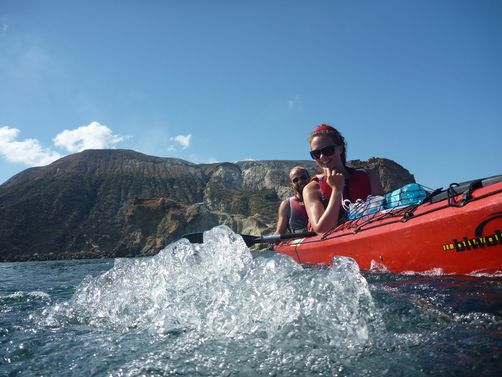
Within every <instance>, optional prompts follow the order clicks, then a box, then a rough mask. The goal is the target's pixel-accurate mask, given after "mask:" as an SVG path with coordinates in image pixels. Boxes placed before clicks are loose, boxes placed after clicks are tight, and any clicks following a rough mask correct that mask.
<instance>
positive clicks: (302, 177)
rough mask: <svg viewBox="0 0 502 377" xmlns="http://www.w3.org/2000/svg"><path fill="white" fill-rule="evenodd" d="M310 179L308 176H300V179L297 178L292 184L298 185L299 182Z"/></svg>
mask: <svg viewBox="0 0 502 377" xmlns="http://www.w3.org/2000/svg"><path fill="white" fill-rule="evenodd" d="M308 179H309V177H307V176H306V175H300V176H299V177H295V178H293V179H292V180H291V182H293V183H297V182H298V181H304V182H305V181H308Z"/></svg>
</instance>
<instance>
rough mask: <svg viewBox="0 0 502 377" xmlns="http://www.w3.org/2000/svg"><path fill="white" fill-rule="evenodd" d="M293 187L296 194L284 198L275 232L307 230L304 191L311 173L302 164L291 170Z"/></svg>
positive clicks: (290, 177) (290, 176)
mask: <svg viewBox="0 0 502 377" xmlns="http://www.w3.org/2000/svg"><path fill="white" fill-rule="evenodd" d="M289 179H290V181H291V187H292V188H293V191H294V192H295V195H294V196H292V197H290V198H287V199H284V200H283V201H282V202H281V205H280V206H279V210H278V213H277V229H276V230H275V234H284V233H286V231H288V230H289V231H290V232H291V233H299V232H306V231H307V222H308V217H307V212H306V211H305V206H304V204H303V195H302V191H303V188H304V187H305V185H306V184H307V183H308V182H309V180H310V174H309V172H308V170H307V169H305V168H304V167H302V166H295V167H294V168H293V169H291V171H290V172H289Z"/></svg>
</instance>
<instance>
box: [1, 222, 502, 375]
mask: <svg viewBox="0 0 502 377" xmlns="http://www.w3.org/2000/svg"><path fill="white" fill-rule="evenodd" d="M501 283H502V278H501V277H500V276H444V275H437V276H434V275H420V274H409V275H394V274H388V273H381V272H380V273H368V272H365V273H361V271H359V268H358V266H357V264H356V263H355V262H354V261H353V260H351V259H349V258H335V259H334V261H333V265H332V266H331V267H329V268H328V267H326V268H304V267H302V266H300V265H298V264H296V263H295V262H294V261H293V260H291V259H290V258H289V257H286V256H283V255H274V254H273V253H270V252H268V253H255V254H252V253H251V252H250V251H249V249H248V248H247V247H246V245H245V244H244V242H243V240H242V238H240V236H238V235H236V234H234V233H233V232H232V231H231V230H230V229H229V228H227V227H225V226H220V227H217V228H214V229H213V230H211V231H210V232H206V233H205V242H204V243H203V244H190V243H189V242H188V241H186V240H180V241H178V242H176V243H174V244H171V245H169V246H168V247H167V248H165V249H164V250H163V251H161V252H160V253H159V254H158V255H156V256H154V257H150V258H137V259H116V260H114V261H113V260H83V261H52V262H25V263H2V264H0V376H171V375H174V376H473V375H474V376H497V375H501V372H502V355H501V351H502V284H501Z"/></svg>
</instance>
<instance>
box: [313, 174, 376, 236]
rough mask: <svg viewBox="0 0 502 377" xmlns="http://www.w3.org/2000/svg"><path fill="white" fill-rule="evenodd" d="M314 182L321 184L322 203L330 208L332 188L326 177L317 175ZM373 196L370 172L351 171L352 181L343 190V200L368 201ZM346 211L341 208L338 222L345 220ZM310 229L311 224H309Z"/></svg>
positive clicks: (347, 182)
mask: <svg viewBox="0 0 502 377" xmlns="http://www.w3.org/2000/svg"><path fill="white" fill-rule="evenodd" d="M312 180H313V181H317V182H319V186H320V187H319V189H320V190H321V202H322V204H323V205H324V208H326V207H327V206H328V202H329V198H330V197H331V191H332V190H331V187H330V186H329V185H328V183H327V182H326V177H325V176H324V175H317V176H315V177H313V178H312ZM368 195H371V183H370V178H369V175H368V172H367V171H366V170H365V169H350V179H349V180H348V181H346V182H345V188H344V190H343V199H350V201H351V202H355V201H356V200H357V199H366V198H367V197H368ZM344 215H345V210H344V209H343V206H340V213H339V215H338V221H340V220H341V219H343V218H344ZM309 229H310V224H309Z"/></svg>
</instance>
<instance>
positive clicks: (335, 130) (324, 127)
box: [311, 124, 343, 144]
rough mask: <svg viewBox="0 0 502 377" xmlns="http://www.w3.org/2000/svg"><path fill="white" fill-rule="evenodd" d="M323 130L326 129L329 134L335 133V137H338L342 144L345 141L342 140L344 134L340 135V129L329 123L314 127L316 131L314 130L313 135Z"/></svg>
mask: <svg viewBox="0 0 502 377" xmlns="http://www.w3.org/2000/svg"><path fill="white" fill-rule="evenodd" d="M321 131H324V132H326V133H329V134H334V135H335V138H336V139H337V142H338V143H340V144H343V141H342V140H343V139H342V135H340V132H338V130H337V129H336V128H333V127H331V126H328V125H327V124H320V125H319V126H317V127H316V128H314V131H312V134H311V135H313V134H315V133H317V132H321Z"/></svg>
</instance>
